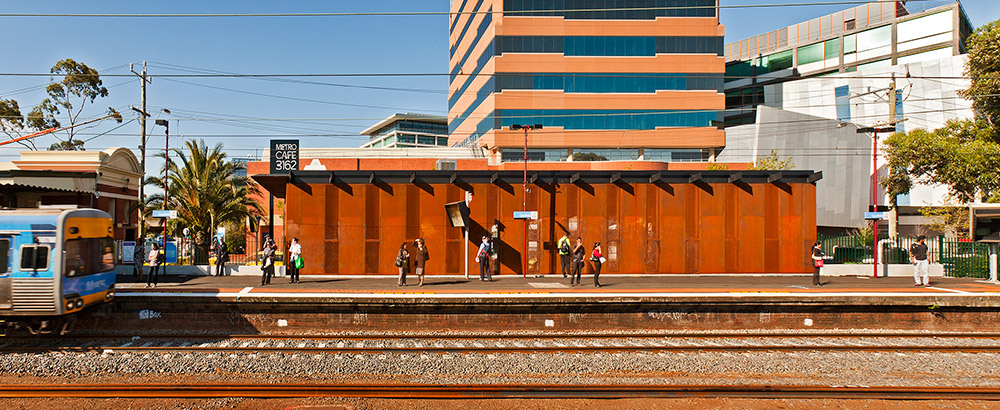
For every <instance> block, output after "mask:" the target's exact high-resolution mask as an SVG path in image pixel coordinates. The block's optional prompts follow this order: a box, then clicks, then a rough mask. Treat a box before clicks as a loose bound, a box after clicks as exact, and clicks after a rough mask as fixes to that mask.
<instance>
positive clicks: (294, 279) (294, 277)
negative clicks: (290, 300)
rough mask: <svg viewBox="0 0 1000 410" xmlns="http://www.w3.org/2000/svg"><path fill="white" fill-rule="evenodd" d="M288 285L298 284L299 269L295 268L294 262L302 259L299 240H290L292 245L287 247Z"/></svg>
mask: <svg viewBox="0 0 1000 410" xmlns="http://www.w3.org/2000/svg"><path fill="white" fill-rule="evenodd" d="M288 254H289V256H290V257H289V258H288V261H289V263H288V283H299V268H297V267H295V262H296V260H298V259H299V258H301V257H302V245H299V238H292V245H291V246H289V247H288Z"/></svg>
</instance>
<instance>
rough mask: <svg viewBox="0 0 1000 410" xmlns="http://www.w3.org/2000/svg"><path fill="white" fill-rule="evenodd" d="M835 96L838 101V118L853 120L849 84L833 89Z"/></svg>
mask: <svg viewBox="0 0 1000 410" xmlns="http://www.w3.org/2000/svg"><path fill="white" fill-rule="evenodd" d="M833 94H834V97H835V98H836V101H837V119H838V120H840V121H850V120H851V93H850V88H849V87H848V86H846V85H845V86H841V87H837V88H835V89H833Z"/></svg>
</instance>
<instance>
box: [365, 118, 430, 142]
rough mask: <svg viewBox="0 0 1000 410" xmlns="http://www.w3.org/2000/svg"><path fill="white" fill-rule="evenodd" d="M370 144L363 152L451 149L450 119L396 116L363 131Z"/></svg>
mask: <svg viewBox="0 0 1000 410" xmlns="http://www.w3.org/2000/svg"><path fill="white" fill-rule="evenodd" d="M361 135H364V136H366V137H368V142H366V143H365V144H364V145H362V146H361V148H428V147H446V146H448V118H446V117H443V116H440V115H428V114H413V113H396V114H393V115H392V116H391V117H389V118H386V119H384V120H382V121H379V122H378V123H376V124H375V125H372V126H371V127H368V128H367V129H365V130H364V131H361Z"/></svg>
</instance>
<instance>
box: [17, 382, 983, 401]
mask: <svg viewBox="0 0 1000 410" xmlns="http://www.w3.org/2000/svg"><path fill="white" fill-rule="evenodd" d="M24 397H47V398H55V397H59V398H62V397H81V398H109V397H121V398H217V397H246V398H274V397H364V398H376V397H377V398H420V399H481V398H507V399H511V398H523V399H541V398H564V399H565V398H568V399H588V398H589V399H614V398H709V397H713V398H714V397H726V398H757V399H759V398H771V399H781V398H803V399H804V398H813V399H815V398H829V399H886V400H900V399H905V400H956V399H966V400H991V401H992V400H1000V388H989V387H974V388H968V387H897V386H890V387H869V386H769V385H744V386H724V385H718V386H698V385H564V384H559V385H548V384H528V385H423V384H394V385H377V384H342V385H338V384H284V383H282V384H141V383H140V384H56V385H37V384H36V385H26V384H24V385H21V384H13V385H12V384H8V385H0V398H24Z"/></svg>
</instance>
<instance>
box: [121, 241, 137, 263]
mask: <svg viewBox="0 0 1000 410" xmlns="http://www.w3.org/2000/svg"><path fill="white" fill-rule="evenodd" d="M135 247H136V243H135V241H122V247H121V250H122V254H121V260H122V263H123V264H129V263H134V262H135V261H134V260H133V259H135V258H134V256H135Z"/></svg>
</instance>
